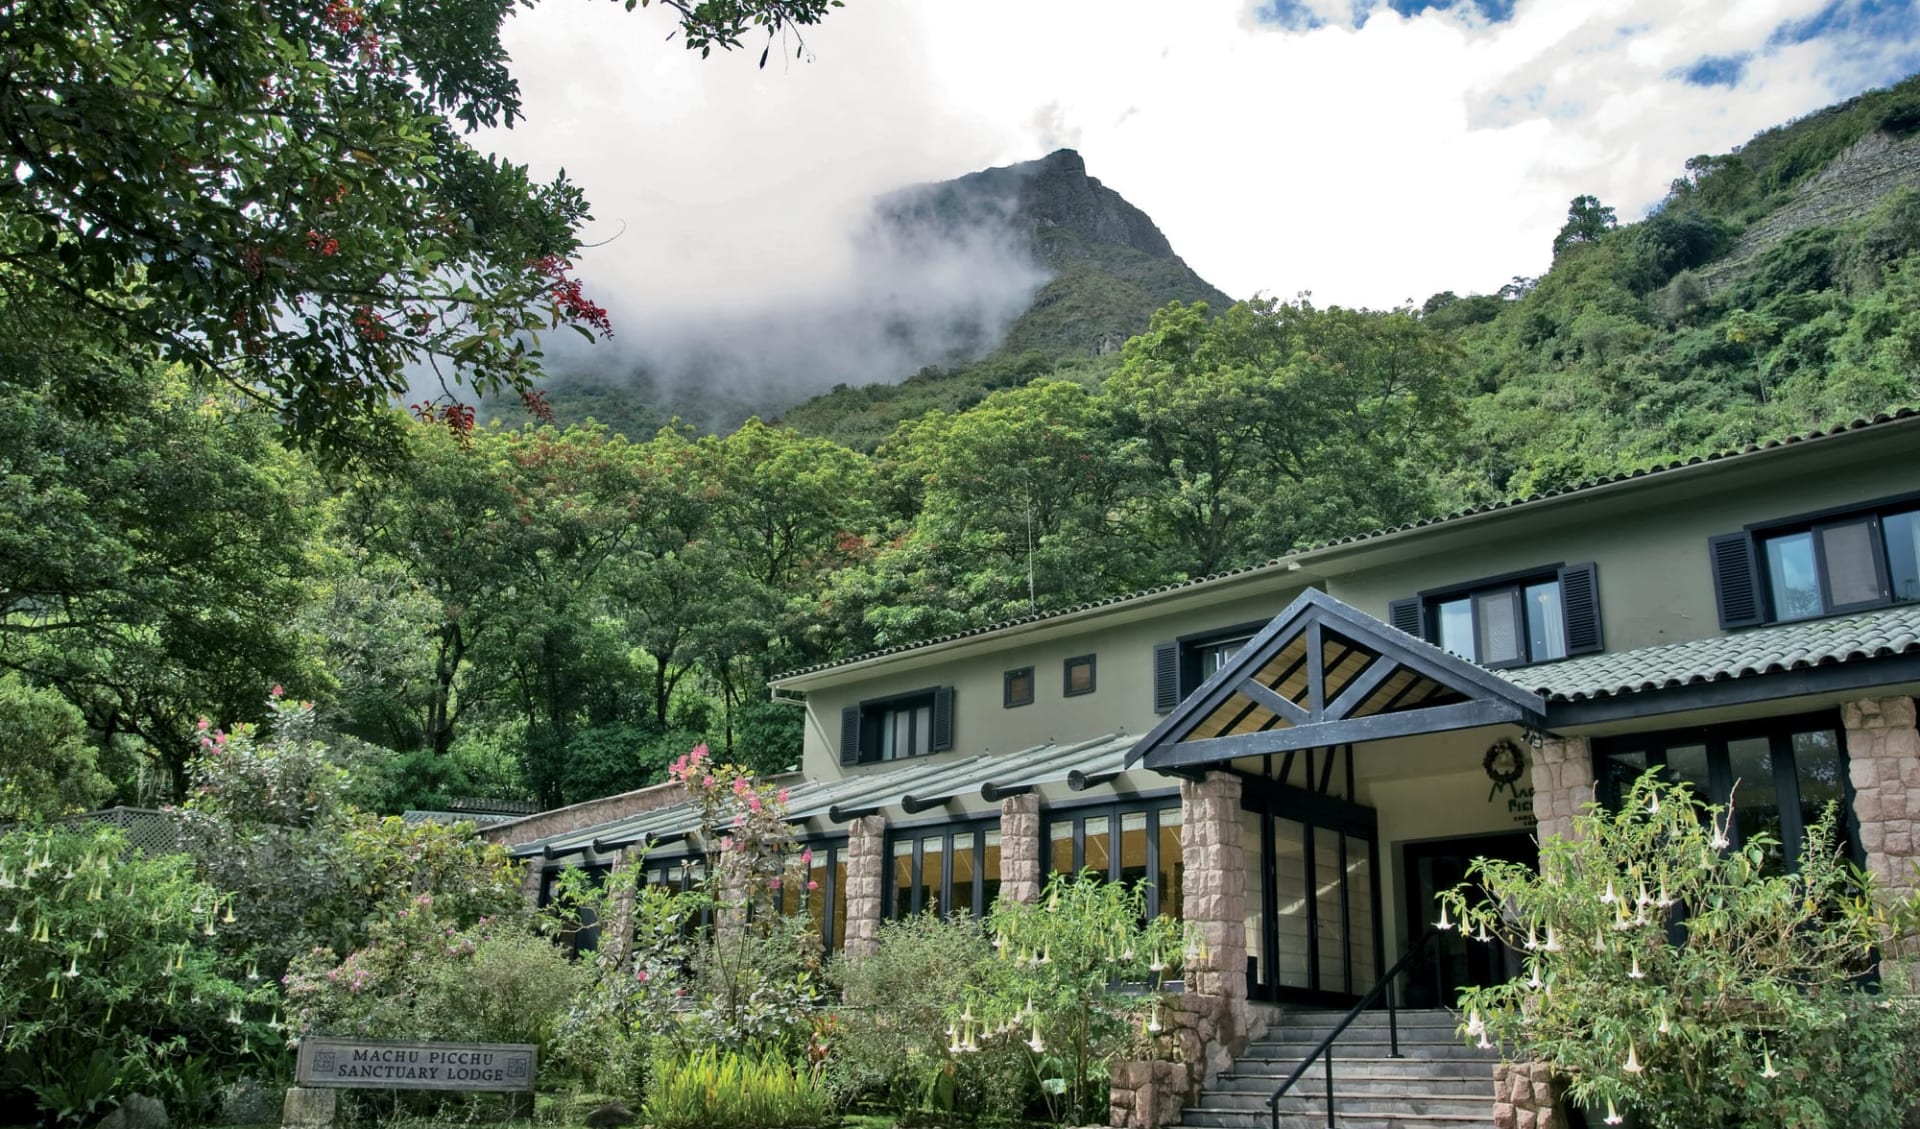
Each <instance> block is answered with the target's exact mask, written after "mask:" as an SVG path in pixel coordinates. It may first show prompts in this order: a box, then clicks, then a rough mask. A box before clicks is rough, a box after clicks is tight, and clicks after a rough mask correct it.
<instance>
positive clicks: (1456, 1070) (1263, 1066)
mask: <svg viewBox="0 0 1920 1129" xmlns="http://www.w3.org/2000/svg"><path fill="white" fill-rule="evenodd" d="M1298 1065H1299V1063H1297V1062H1296V1063H1293V1064H1291V1065H1288V1064H1282V1063H1258V1062H1255V1063H1249V1062H1247V1061H1246V1060H1245V1059H1242V1060H1240V1061H1239V1062H1236V1063H1234V1064H1233V1066H1232V1067H1231V1068H1230V1069H1228V1070H1226V1071H1223V1072H1222V1073H1221V1075H1220V1079H1221V1081H1222V1082H1230V1083H1232V1084H1233V1085H1234V1086H1235V1087H1236V1088H1238V1089H1245V1088H1247V1087H1249V1086H1264V1087H1266V1088H1267V1092H1268V1093H1271V1092H1273V1088H1274V1087H1275V1086H1278V1085H1279V1084H1280V1083H1281V1081H1282V1080H1284V1079H1285V1078H1287V1077H1288V1076H1289V1075H1291V1074H1292V1073H1293V1070H1294V1067H1295V1066H1298ZM1408 1067H1411V1069H1408ZM1491 1067H1492V1064H1491V1063H1480V1062H1467V1061H1464V1060H1462V1061H1458V1062H1430V1063H1411V1064H1409V1063H1408V1062H1407V1060H1406V1059H1398V1058H1375V1059H1354V1060H1351V1061H1341V1060H1338V1059H1336V1060H1335V1061H1334V1064H1333V1081H1334V1084H1335V1085H1340V1084H1341V1083H1343V1082H1346V1081H1348V1080H1350V1079H1351V1080H1353V1081H1356V1082H1358V1081H1365V1082H1368V1083H1372V1082H1380V1083H1383V1084H1388V1085H1401V1086H1406V1087H1408V1088H1410V1089H1417V1088H1419V1086H1420V1084H1421V1083H1426V1082H1433V1083H1444V1084H1445V1085H1444V1087H1443V1088H1445V1089H1452V1088H1454V1087H1455V1086H1456V1085H1460V1084H1465V1085H1469V1086H1484V1087H1487V1088H1488V1092H1489V1093H1491V1092H1492V1089H1491V1088H1492V1086H1493V1071H1492V1069H1491ZM1326 1077H1327V1075H1326V1071H1325V1069H1324V1068H1323V1067H1322V1066H1321V1065H1320V1064H1319V1063H1314V1064H1313V1066H1312V1067H1310V1068H1308V1070H1307V1072H1306V1073H1305V1074H1302V1075H1301V1076H1300V1080H1299V1081H1298V1082H1295V1083H1294V1085H1296V1086H1320V1087H1325V1085H1326Z"/></svg>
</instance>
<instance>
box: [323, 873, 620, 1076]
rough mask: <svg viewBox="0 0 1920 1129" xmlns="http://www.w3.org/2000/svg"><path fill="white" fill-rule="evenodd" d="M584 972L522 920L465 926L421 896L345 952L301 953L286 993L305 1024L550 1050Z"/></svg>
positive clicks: (332, 1030)
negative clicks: (337, 955)
mask: <svg viewBox="0 0 1920 1129" xmlns="http://www.w3.org/2000/svg"><path fill="white" fill-rule="evenodd" d="M586 975H587V974H586V970H585V969H584V968H583V967H581V966H579V965H576V964H574V963H573V962H572V961H570V960H568V959H567V957H566V954H565V953H563V952H562V951H561V950H560V948H559V946H557V945H555V944H553V943H552V942H551V941H548V940H546V939H545V938H543V937H539V936H537V935H534V934H533V933H531V932H529V930H528V928H527V923H526V922H525V921H524V920H516V919H509V920H505V921H500V922H495V921H490V920H483V921H481V922H479V923H478V924H476V925H474V926H471V927H468V928H461V927H460V925H459V924H458V923H457V922H456V920H455V919H454V918H453V917H451V916H449V915H448V914H447V913H445V912H443V911H442V909H441V906H440V903H439V901H437V900H436V899H435V898H434V897H433V896H432V895H430V894H421V895H419V896H418V897H416V898H415V899H414V900H413V902H412V903H411V904H410V905H408V906H406V907H403V908H401V909H399V910H396V911H394V912H393V913H392V914H391V915H390V916H388V917H387V918H385V919H384V920H382V921H379V922H377V923H376V924H375V925H374V927H373V929H372V931H371V940H370V941H369V943H368V944H367V945H366V946H365V947H363V948H360V949H356V950H355V951H353V952H351V953H349V954H348V955H347V957H346V958H345V959H344V960H337V959H336V958H335V956H334V953H333V952H332V950H329V949H316V950H314V951H313V952H311V953H309V954H307V955H306V956H303V957H300V958H297V959H296V960H295V961H294V962H293V965H292V967H291V968H290V970H289V972H288V975H287V1000H288V1003H289V1006H290V1007H291V1008H292V1009H293V1015H294V1020H295V1023H296V1024H297V1026H298V1028H299V1029H300V1030H301V1031H303V1032H313V1033H316V1034H323V1035H355V1036H360V1037H364V1038H373V1039H427V1040H447V1041H455V1042H497V1043H533V1044H536V1045H539V1046H541V1047H542V1048H543V1049H544V1047H545V1045H546V1044H547V1043H548V1042H549V1041H550V1040H551V1039H552V1038H553V1036H554V1033H555V1031H556V1030H557V1028H558V1027H559V1024H560V1021H561V1019H562V1018H563V1017H564V1016H565V1015H566V1013H567V1009H568V1008H569V1007H570V1006H571V1004H572V1002H573V999H574V997H575V996H576V995H577V994H579V992H580V991H581V989H582V988H583V986H584V984H585V982H586ZM545 1057H546V1056H545V1055H544V1054H543V1055H542V1058H543V1060H544V1058H545Z"/></svg>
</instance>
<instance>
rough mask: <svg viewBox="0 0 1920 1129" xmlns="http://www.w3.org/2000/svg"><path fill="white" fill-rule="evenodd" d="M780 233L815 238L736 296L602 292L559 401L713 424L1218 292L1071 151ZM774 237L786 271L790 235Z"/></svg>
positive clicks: (554, 367)
mask: <svg viewBox="0 0 1920 1129" xmlns="http://www.w3.org/2000/svg"><path fill="white" fill-rule="evenodd" d="M793 238H795V239H797V240H800V241H802V243H803V244H804V245H807V246H811V247H816V248H818V249H819V250H818V258H819V267H818V270H817V271H814V272H810V273H808V274H807V275H806V277H805V278H804V279H803V280H801V281H800V282H799V283H798V284H795V283H794V282H792V281H790V280H789V279H787V278H776V277H769V278H768V279H766V280H764V281H766V282H767V283H768V285H764V286H755V287H753V288H750V289H748V288H742V290H741V291H740V292H739V293H738V294H737V295H728V294H723V293H714V292H711V291H708V292H690V293H686V294H679V295H672V296H669V297H667V298H665V299H664V300H663V299H656V300H654V301H652V302H647V303H641V302H635V303H633V304H632V305H631V306H629V305H628V304H627V303H624V302H622V301H620V300H619V296H618V295H614V296H612V297H610V298H608V299H606V304H607V305H608V306H609V308H610V309H611V310H612V311H613V314H614V318H615V329H616V332H617V334H618V336H617V337H616V338H615V339H614V340H613V341H611V342H601V343H598V344H595V345H593V346H585V345H583V344H580V343H569V342H565V341H560V340H558V339H557V337H556V339H555V340H554V341H553V342H552V344H553V346H554V347H553V349H552V353H551V358H550V361H549V366H548V368H549V372H550V373H551V374H552V375H553V377H554V380H553V388H552V393H553V400H554V403H555V404H556V406H557V407H558V408H559V410H560V412H561V415H562V417H563V418H566V419H580V418H584V417H586V416H588V415H593V416H597V417H598V418H601V419H602V420H603V421H608V422H618V423H619V424H620V425H621V426H622V427H624V428H625V429H626V430H628V431H629V432H632V431H635V430H640V429H643V428H645V429H650V428H652V427H655V426H658V425H659V424H662V423H664V422H665V421H666V420H667V419H668V418H669V417H671V416H676V415H677V416H679V417H680V418H682V419H683V420H685V421H687V422H689V423H692V424H694V425H695V426H698V427H701V428H704V429H716V430H719V429H726V428H729V427H732V426H734V425H736V424H738V423H739V422H740V421H741V420H742V419H744V418H746V417H747V416H749V415H754V414H759V415H762V416H769V415H776V414H778V413H779V412H781V411H782V410H784V409H786V408H788V407H791V406H793V405H795V404H798V403H800V402H802V401H805V400H807V399H809V398H810V397H813V396H816V395H818V394H820V393H823V392H826V391H828V390H830V389H832V388H834V387H835V386H837V385H851V386H859V385H868V384H883V383H894V382H898V381H900V380H903V379H905V378H907V377H909V376H912V375H913V374H915V373H917V372H919V371H921V370H922V369H925V368H927V367H928V366H940V367H942V368H950V367H952V366H955V365H959V364H963V363H965V362H968V361H973V360H978V359H980V358H983V357H986V356H987V355H989V354H991V353H993V352H994V351H995V350H998V349H1001V348H1003V347H1004V348H1008V349H1013V350H1022V351H1025V350H1037V351H1040V352H1042V353H1044V354H1046V355H1048V356H1053V357H1059V356H1065V355H1069V354H1082V355H1086V354H1093V353H1100V352H1108V351H1111V350H1113V349H1115V348H1118V346H1119V344H1120V342H1122V341H1124V340H1125V339H1126V337H1127V336H1128V335H1130V334H1132V333H1136V332H1139V331H1140V330H1141V329H1143V328H1145V326H1146V322H1147V318H1148V316H1149V315H1150V314H1151V312H1152V310H1154V309H1156V308H1158V307H1159V306H1160V305H1163V304H1164V303H1165V302H1167V301H1168V300H1170V299H1172V298H1175V297H1178V298H1183V299H1186V300H1194V299H1203V300H1207V301H1212V302H1216V303H1218V302H1223V301H1224V296H1222V295H1220V294H1219V292H1218V291H1217V290H1214V289H1213V288H1212V287H1210V286H1208V285H1207V284H1206V283H1205V282H1204V281H1202V280H1201V279H1199V277H1198V276H1196V275H1194V274H1193V273H1192V271H1191V270H1189V269H1188V268H1187V266H1186V264H1185V263H1184V262H1182V261H1181V260H1180V259H1179V257H1178V256H1177V255H1175V254H1174V252H1173V248H1172V247H1171V246H1170V245H1169V244H1168V242H1167V239H1166V237H1165V236H1164V235H1163V234H1161V232H1160V230H1159V228H1158V227H1156V226H1155V225H1154V223H1153V221H1152V219H1150V218H1149V217H1148V216H1147V215H1146V214H1145V213H1144V212H1142V211H1140V210H1139V209H1138V208H1135V207H1133V206H1132V205H1131V204H1129V203H1127V202H1126V201H1125V200H1124V199H1122V198H1121V197H1120V195H1119V194H1118V193H1116V192H1114V191H1113V190H1112V189H1110V188H1107V187H1105V186H1104V185H1102V184H1101V183H1100V182H1099V181H1098V180H1096V179H1094V178H1093V177H1091V176H1089V175H1087V170H1086V165H1085V162H1084V161H1083V160H1082V159H1081V157H1080V155H1079V154H1078V153H1075V152H1073V151H1072V150H1060V151H1058V152H1055V153H1053V154H1051V155H1049V156H1047V157H1045V158H1042V159H1041V160H1037V161H1028V162H1025V163H1022V164H1017V165H1011V166H1008V167H1005V168H994V169H987V170H984V171H982V172H977V173H971V174H968V175H966V176H963V177H960V178H958V179H955V180H950V181H944V182H940V183H937V184H923V185H915V186H912V187H909V188H905V189H901V190H898V191H894V192H890V193H887V194H885V195H883V196H881V197H879V198H878V199H874V200H871V201H869V202H867V203H866V204H865V205H864V206H863V207H861V208H860V209H859V210H858V212H857V218H856V219H854V220H851V221H849V222H847V223H846V224H845V225H844V226H843V230H841V231H839V232H837V233H836V232H831V231H825V232H823V231H820V230H817V229H816V230H808V231H795V232H794V233H793ZM779 250H780V252H781V253H780V254H779V255H777V256H775V259H777V261H779V262H780V263H782V264H783V266H784V267H785V269H786V270H787V271H788V272H789V273H791V262H792V255H791V253H790V252H791V251H792V248H791V247H790V246H789V247H784V248H780V249H779ZM756 281H761V280H756ZM1089 287H1091V288H1092V289H1093V290H1095V291H1097V292H1098V293H1099V294H1100V296H1101V301H1100V302H1099V303H1096V304H1095V309H1094V310H1093V311H1089V309H1088V308H1087V304H1086V303H1084V302H1080V301H1075V300H1074V298H1075V296H1076V295H1077V294H1080V293H1084V292H1085V290H1086V289H1087V288H1089ZM1066 311H1073V312H1072V314H1071V316H1069V314H1068V313H1067V312H1066ZM636 409H638V411H637V412H636Z"/></svg>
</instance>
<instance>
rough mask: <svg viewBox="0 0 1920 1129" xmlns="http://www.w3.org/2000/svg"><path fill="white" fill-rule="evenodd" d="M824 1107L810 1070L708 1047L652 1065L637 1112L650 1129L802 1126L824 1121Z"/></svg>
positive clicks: (826, 1106) (770, 1058) (797, 1128)
mask: <svg viewBox="0 0 1920 1129" xmlns="http://www.w3.org/2000/svg"><path fill="white" fill-rule="evenodd" d="M830 1108H831V1105H830V1103H829V1101H828V1100H827V1091H826V1087H824V1086H822V1085H821V1084H820V1079H819V1077H818V1075H817V1074H816V1073H815V1072H813V1071H811V1070H808V1069H806V1068H804V1067H798V1066H795V1065H794V1064H793V1063H791V1062H789V1061H787V1060H786V1059H785V1058H782V1057H779V1056H777V1055H774V1056H768V1057H764V1058H762V1057H759V1056H756V1055H752V1054H748V1053H745V1052H739V1051H723V1050H720V1049H718V1048H708V1049H706V1050H703V1051H695V1052H694V1053H692V1054H690V1055H687V1056H685V1057H682V1058H677V1059H673V1060H670V1061H667V1062H662V1063H660V1064H659V1065H658V1066H657V1067H656V1068H655V1070H654V1079H653V1084H652V1085H651V1086H649V1087H648V1088H647V1097H646V1101H645V1102H644V1103H643V1104H642V1106H641V1109H640V1118H641V1120H642V1121H644V1122H646V1124H648V1125H649V1126H651V1127H652V1129H805V1127H807V1126H812V1125H824V1124H825V1123H826V1121H827V1116H828V1111H829V1109H830Z"/></svg>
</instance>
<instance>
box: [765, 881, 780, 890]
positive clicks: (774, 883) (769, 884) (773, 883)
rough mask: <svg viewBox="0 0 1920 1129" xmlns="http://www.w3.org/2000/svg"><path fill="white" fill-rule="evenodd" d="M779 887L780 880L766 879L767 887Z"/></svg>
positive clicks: (771, 888)
mask: <svg viewBox="0 0 1920 1129" xmlns="http://www.w3.org/2000/svg"><path fill="white" fill-rule="evenodd" d="M779 888H780V880H779V879H778V878H769V879H767V889H769V890H778V889H779Z"/></svg>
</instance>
